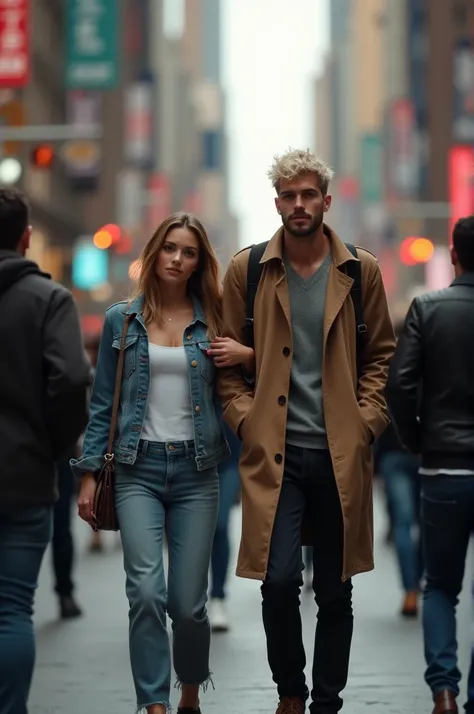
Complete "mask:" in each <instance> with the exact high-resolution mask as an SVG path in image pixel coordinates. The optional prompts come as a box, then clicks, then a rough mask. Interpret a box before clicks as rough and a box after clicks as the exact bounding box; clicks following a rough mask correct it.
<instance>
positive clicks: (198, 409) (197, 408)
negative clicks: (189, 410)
mask: <svg viewBox="0 0 474 714" xmlns="http://www.w3.org/2000/svg"><path fill="white" fill-rule="evenodd" d="M194 411H195V412H200V411H201V407H200V406H199V404H198V405H197V406H195V407H194Z"/></svg>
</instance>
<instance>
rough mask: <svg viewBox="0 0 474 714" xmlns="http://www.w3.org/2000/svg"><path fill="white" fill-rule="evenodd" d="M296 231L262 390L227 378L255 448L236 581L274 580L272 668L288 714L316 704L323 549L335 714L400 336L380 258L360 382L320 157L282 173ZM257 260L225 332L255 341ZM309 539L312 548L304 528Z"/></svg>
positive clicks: (323, 681) (347, 258)
mask: <svg viewBox="0 0 474 714" xmlns="http://www.w3.org/2000/svg"><path fill="white" fill-rule="evenodd" d="M269 175H270V178H271V181H272V184H273V186H274V188H275V190H276V193H277V197H276V199H275V205H276V208H277V211H278V213H279V214H280V216H281V219H282V222H283V227H282V228H281V229H280V230H279V231H278V232H277V233H276V234H275V235H274V236H273V238H272V239H271V240H270V242H269V243H268V245H267V247H266V249H265V252H264V253H263V257H262V259H261V263H262V266H263V272H262V274H261V277H260V282H259V287H258V291H257V295H256V301H255V311H254V338H255V360H256V374H255V385H252V384H251V382H250V380H249V379H248V375H244V374H243V373H242V371H241V369H239V368H228V369H224V370H222V374H221V375H220V377H221V379H220V392H221V395H222V398H223V403H224V408H225V419H226V420H227V422H228V423H229V425H230V426H231V427H232V428H233V430H234V431H235V432H237V433H238V434H239V435H240V436H241V438H242V456H241V461H240V470H241V478H242V504H243V530H242V541H241V547H240V553H239V562H238V570H237V574H238V575H240V576H242V577H247V578H255V579H258V580H263V586H262V596H263V622H264V627H265V632H266V637H267V650H268V661H269V664H270V668H271V671H272V674H273V679H274V681H275V683H276V684H277V687H278V694H279V698H280V703H279V706H278V709H277V712H278V714H302V712H304V709H305V702H306V700H307V699H308V689H307V687H306V683H305V676H304V668H305V661H306V660H305V652H304V649H303V643H302V633H301V617H300V610H299V605H300V601H299V595H300V588H301V585H302V583H303V580H302V576H301V574H302V569H303V563H302V549H301V545H302V543H303V544H306V545H312V546H313V570H314V576H313V588H314V592H315V596H316V602H317V604H318V606H319V615H318V626H317V631H316V640H315V649H314V659H313V690H312V692H311V698H312V703H311V707H310V709H311V712H312V714H335V712H338V711H339V710H340V709H341V707H342V699H341V697H340V693H341V691H342V690H343V689H344V687H345V685H346V680H347V672H348V666H349V653H350V646H351V638H352V627H353V616H352V603H351V590H352V586H351V577H352V576H353V575H355V574H356V573H359V572H363V571H367V570H371V569H372V568H373V556H372V532H373V528H372V456H371V447H370V445H371V443H372V441H373V440H374V439H376V438H377V437H378V436H379V434H380V433H381V432H382V431H383V429H384V428H385V427H386V425H387V423H388V419H387V414H386V408H385V400H384V397H383V392H384V388H385V381H386V376H387V372H388V363H389V360H390V358H391V356H392V352H393V349H394V335H393V330H392V326H391V322H390V318H389V314H388V310H387V303H386V298H385V293H384V288H383V284H382V278H381V274H380V271H379V268H378V265H377V262H376V260H375V258H374V257H373V256H372V255H371V254H370V253H368V252H367V251H365V250H360V249H359V250H358V260H360V263H361V268H362V303H363V311H364V321H365V323H366V325H367V332H366V334H365V335H364V337H365V339H364V345H363V351H362V354H361V355H360V357H361V371H360V378H359V380H358V379H357V369H356V363H357V354H356V320H355V310H354V304H353V300H352V297H351V287H352V284H353V280H352V278H350V277H349V275H348V274H347V270H348V267H349V264H350V263H351V261H354V260H355V258H354V256H353V255H352V253H351V252H350V250H349V249H348V248H347V247H346V246H345V245H344V243H342V242H341V240H340V239H339V238H338V237H337V236H336V234H335V233H334V232H333V231H332V230H331V229H330V228H329V227H328V226H327V225H326V224H325V223H324V222H323V218H324V214H325V213H326V212H327V211H328V210H329V208H330V205H331V196H330V195H329V193H328V186H329V181H330V179H331V176H332V172H331V170H330V168H329V167H328V166H327V165H326V164H325V163H324V162H323V161H321V160H320V159H318V158H317V157H316V156H315V155H314V154H312V153H311V152H309V151H290V152H288V153H286V154H284V155H283V156H281V157H277V158H276V159H275V162H274V164H273V166H272V168H271V170H270V172H269ZM248 261H249V251H248V250H244V251H242V252H240V253H238V254H237V255H236V256H234V258H233V259H232V261H231V263H230V265H229V268H228V271H227V275H226V277H225V281H224V301H223V304H224V333H225V334H226V335H228V336H230V337H232V338H234V339H235V340H238V341H240V342H243V341H244V340H245V336H246V333H245V324H246V294H247V266H248ZM305 515H307V516H308V519H307V521H306V523H307V526H308V536H309V538H308V539H306V538H304V539H303V540H302V538H301V529H302V525H303V520H305V519H304V516H305Z"/></svg>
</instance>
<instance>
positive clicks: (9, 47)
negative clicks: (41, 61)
mask: <svg viewBox="0 0 474 714" xmlns="http://www.w3.org/2000/svg"><path fill="white" fill-rule="evenodd" d="M29 19H30V2H29V0H0V87H24V86H25V85H27V84H28V82H29V79H30V42H29V32H30V28H29Z"/></svg>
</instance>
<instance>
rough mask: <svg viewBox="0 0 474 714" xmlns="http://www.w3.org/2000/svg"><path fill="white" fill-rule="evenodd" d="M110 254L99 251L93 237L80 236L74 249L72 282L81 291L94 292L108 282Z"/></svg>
mask: <svg viewBox="0 0 474 714" xmlns="http://www.w3.org/2000/svg"><path fill="white" fill-rule="evenodd" d="M108 277H109V254H108V251H106V250H99V249H98V248H96V247H95V246H94V244H93V242H92V236H80V237H79V238H78V239H77V241H76V243H75V245H74V249H73V257H72V282H73V285H74V287H75V288H77V289H79V290H94V289H95V288H97V287H99V286H100V285H103V284H104V283H106V282H107V281H108Z"/></svg>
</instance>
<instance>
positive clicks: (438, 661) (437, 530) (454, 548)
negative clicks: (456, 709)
mask: <svg viewBox="0 0 474 714" xmlns="http://www.w3.org/2000/svg"><path fill="white" fill-rule="evenodd" d="M473 466H474V464H473ZM421 523H422V541H423V549H424V554H425V566H426V586H425V590H424V607H423V634H424V641H425V660H426V672H425V680H426V683H427V684H428V686H429V687H430V689H431V690H432V692H433V694H434V695H436V694H438V693H439V692H440V691H442V690H443V689H449V690H451V691H453V692H454V693H455V695H456V696H457V695H458V694H459V682H460V679H461V673H460V671H459V668H458V663H457V640H456V606H457V604H458V599H459V593H460V592H461V588H462V583H463V577H464V569H465V563H466V554H467V549H468V545H469V539H470V536H471V532H472V530H473V529H474V476H452V475H438V476H423V479H422V511H421Z"/></svg>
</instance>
